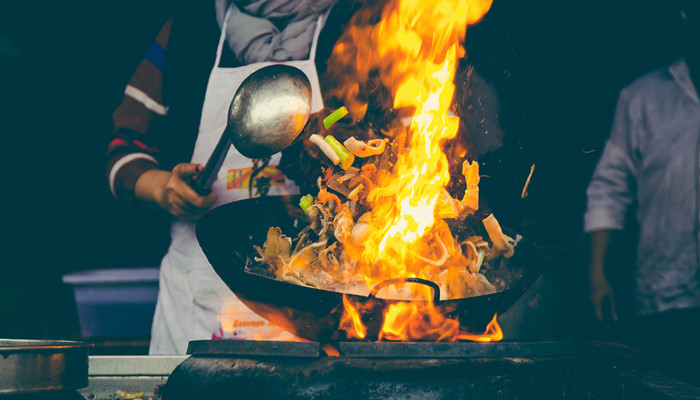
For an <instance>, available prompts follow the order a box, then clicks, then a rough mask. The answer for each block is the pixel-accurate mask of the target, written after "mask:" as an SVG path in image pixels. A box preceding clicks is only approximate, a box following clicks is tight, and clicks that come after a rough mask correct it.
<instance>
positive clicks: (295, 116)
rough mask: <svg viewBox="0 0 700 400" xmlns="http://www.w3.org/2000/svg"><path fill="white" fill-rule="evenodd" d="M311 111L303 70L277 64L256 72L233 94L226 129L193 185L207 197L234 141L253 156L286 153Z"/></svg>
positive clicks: (307, 79) (248, 154) (308, 84)
mask: <svg viewBox="0 0 700 400" xmlns="http://www.w3.org/2000/svg"><path fill="white" fill-rule="evenodd" d="M310 113H311V83H310V82H309V78H307V77H306V74H304V73H303V72H302V71H301V70H299V69H298V68H295V67H291V66H288V65H282V64H274V65H270V66H267V67H264V68H260V69H259V70H257V71H255V72H253V73H252V74H251V75H250V76H248V77H247V78H246V79H245V80H244V81H243V82H242V83H241V85H240V86H239V87H238V90H237V91H236V94H235V95H234V96H233V100H232V101H231V106H230V107H229V111H228V123H227V125H226V129H225V130H224V132H223V134H222V135H221V139H219V143H217V145H216V147H215V148H214V151H213V152H212V154H211V156H210V157H209V161H207V164H206V165H205V166H204V169H203V170H202V172H201V173H200V174H199V175H198V176H197V178H196V179H195V180H194V182H192V187H193V188H194V189H195V190H196V191H197V192H198V193H200V194H202V195H207V194H208V193H209V192H211V187H212V184H213V183H214V180H215V179H216V175H217V173H218V172H219V169H220V168H221V165H222V164H223V162H224V159H225V158H226V154H227V153H228V150H229V148H230V147H231V144H233V145H234V146H235V147H236V150H238V151H239V152H240V153H241V154H242V155H244V156H245V157H248V158H252V159H260V158H265V157H269V156H271V155H273V154H275V153H278V152H280V151H282V150H283V149H285V148H286V147H287V146H289V145H290V144H291V143H292V142H293V141H294V139H296V137H297V136H299V133H301V131H302V129H304V126H305V125H306V122H307V121H308V120H309V114H310Z"/></svg>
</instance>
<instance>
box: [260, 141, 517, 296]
mask: <svg viewBox="0 0 700 400" xmlns="http://www.w3.org/2000/svg"><path fill="white" fill-rule="evenodd" d="M313 136H318V139H317V141H318V142H319V143H320V142H323V143H324V144H328V141H327V140H324V139H322V138H321V137H320V136H319V135H313ZM333 140H335V139H333ZM335 142H336V143H337V141H335ZM329 147H330V146H329ZM345 147H347V149H349V150H350V151H351V152H352V153H354V154H355V155H357V156H358V158H357V160H358V162H356V163H355V165H357V164H360V163H361V162H362V161H363V160H368V161H367V162H365V163H364V164H363V165H361V166H359V167H356V166H349V167H347V168H343V169H342V170H339V171H338V172H336V173H335V174H333V175H330V174H328V175H330V176H329V177H327V178H325V179H324V177H319V178H318V189H319V192H318V194H317V195H316V196H315V197H314V196H311V195H306V196H304V197H302V199H301V201H300V207H301V208H302V209H303V210H304V212H305V213H306V214H307V215H308V218H309V223H308V225H307V226H305V227H304V228H303V229H302V230H301V231H300V232H299V233H298V234H297V235H296V237H294V238H292V237H289V236H286V235H285V234H284V232H282V231H281V229H280V228H278V227H270V229H269V231H268V233H267V240H266V241H265V243H264V244H263V246H262V247H259V246H256V250H257V251H258V253H259V258H258V259H257V260H258V261H264V262H265V263H266V264H267V265H268V266H269V269H270V272H271V273H272V275H273V276H274V277H275V278H276V279H278V280H281V281H285V282H289V283H293V284H296V285H304V286H309V287H314V288H319V289H325V290H332V291H337V292H343V293H349V294H357V295H363V296H366V295H367V294H368V293H369V292H370V290H371V289H372V287H373V286H374V285H376V284H377V283H379V282H381V281H383V280H386V279H392V278H407V277H419V278H423V279H427V280H430V281H432V282H435V283H436V284H438V285H439V287H440V292H441V298H442V300H446V299H454V298H465V297H471V296H478V295H484V294H489V293H493V292H495V291H496V289H495V287H494V286H493V285H492V284H491V283H490V282H489V281H488V279H487V278H486V276H485V275H484V268H487V264H488V262H489V260H492V259H494V258H496V257H499V256H504V257H511V256H512V255H513V252H514V247H513V243H514V240H513V239H512V238H510V237H508V236H506V235H505V234H504V233H503V231H502V230H501V227H500V225H499V224H498V221H496V219H495V217H494V216H493V215H489V216H488V217H487V218H485V219H483V222H482V223H483V226H470V225H477V224H478V225H481V224H479V223H478V220H477V219H475V218H474V217H470V216H472V215H474V213H475V212H476V211H477V210H478V208H479V187H478V184H479V165H478V163H476V162H471V163H470V162H467V161H465V162H464V164H463V168H462V174H463V175H464V180H465V183H466V185H465V186H466V189H465V192H464V195H463V197H462V199H461V200H458V199H455V198H453V197H452V196H451V195H450V194H449V193H448V191H447V190H445V189H443V190H442V192H441V193H440V198H439V202H438V206H437V207H436V211H435V212H436V214H438V216H439V217H440V218H439V219H437V220H436V221H435V223H434V225H433V226H432V227H431V228H430V230H429V231H428V232H427V233H426V234H425V235H424V236H423V238H422V240H418V241H415V242H414V243H412V244H411V245H410V246H408V247H407V249H406V255H405V259H406V265H407V268H405V270H404V273H405V274H406V275H405V276H391V277H388V276H386V274H385V273H383V272H382V271H381V268H379V267H378V266H377V265H374V264H375V261H374V260H372V259H368V258H367V257H363V253H364V250H365V249H364V247H365V245H366V243H367V240H368V238H369V236H370V235H371V233H372V232H373V231H375V230H376V229H377V228H376V227H377V226H378V225H381V224H382V222H381V221H378V220H377V219H376V215H375V214H374V213H373V209H372V204H373V202H376V201H377V199H380V198H381V197H382V196H388V195H390V194H387V193H382V190H381V189H382V188H381V187H379V186H377V185H376V182H380V181H381V180H382V179H383V178H382V177H386V176H389V175H390V174H391V173H392V171H390V170H387V167H386V166H391V165H392V164H393V163H392V162H387V161H386V159H387V158H388V157H391V155H390V154H389V153H385V152H384V150H385V149H386V148H389V147H392V144H391V143H388V139H373V140H370V141H368V142H367V143H365V142H363V141H361V140H358V139H355V138H354V137H352V138H351V139H348V140H346V141H345ZM393 147H394V148H395V147H396V146H393ZM331 150H333V151H334V152H336V150H334V149H333V148H330V149H327V151H331ZM372 153H373V154H372ZM382 153H385V154H382ZM324 154H325V151H324ZM368 156H379V157H374V158H372V159H371V160H370V159H369V158H365V157H368ZM361 157H362V158H361ZM329 158H331V159H332V160H334V161H333V162H334V163H335V160H336V159H335V158H332V157H329ZM380 201H381V200H380ZM467 217H470V218H467ZM475 221H476V222H475ZM448 222H449V223H448ZM450 225H453V226H459V228H460V229H459V231H460V232H466V234H465V233H461V234H460V235H453V233H452V231H451V229H450ZM484 233H485V235H484ZM376 262H377V263H380V262H381V261H379V260H377V261H376ZM417 295H418V293H417V288H416V287H414V286H412V285H404V286H403V287H401V286H389V287H387V288H385V289H382V293H381V294H380V297H386V298H394V299H413V298H415V297H416V296H417Z"/></svg>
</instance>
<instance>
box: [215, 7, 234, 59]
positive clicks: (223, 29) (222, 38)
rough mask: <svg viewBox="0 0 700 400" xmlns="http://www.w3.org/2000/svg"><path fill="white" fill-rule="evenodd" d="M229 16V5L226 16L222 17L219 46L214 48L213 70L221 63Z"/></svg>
mask: <svg viewBox="0 0 700 400" xmlns="http://www.w3.org/2000/svg"><path fill="white" fill-rule="evenodd" d="M229 15H231V6H230V5H229V6H228V8H227V9H226V15H225V16H224V23H223V24H222V26H221V35H220V36H219V44H218V45H217V46H216V60H215V61H214V68H218V67H219V63H220V62H221V53H222V52H223V50H224V43H225V42H226V25H227V24H228V17H229Z"/></svg>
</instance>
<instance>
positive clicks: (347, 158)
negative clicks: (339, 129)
mask: <svg viewBox="0 0 700 400" xmlns="http://www.w3.org/2000/svg"><path fill="white" fill-rule="evenodd" d="M325 140H326V143H328V144H329V145H330V146H331V148H332V149H333V150H334V151H335V153H336V154H338V157H340V168H342V169H344V170H347V169H348V168H350V167H351V166H352V163H353V162H355V156H354V155H353V154H352V153H351V152H349V151H348V149H346V148H345V146H343V145H342V144H340V142H339V141H338V139H336V138H334V137H333V136H331V135H326V139H325Z"/></svg>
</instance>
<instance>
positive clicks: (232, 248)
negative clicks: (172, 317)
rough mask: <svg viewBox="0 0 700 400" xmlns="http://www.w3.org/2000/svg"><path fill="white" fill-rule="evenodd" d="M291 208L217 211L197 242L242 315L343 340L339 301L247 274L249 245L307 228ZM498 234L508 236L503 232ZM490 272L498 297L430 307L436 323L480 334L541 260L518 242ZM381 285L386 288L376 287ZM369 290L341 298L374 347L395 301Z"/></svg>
mask: <svg viewBox="0 0 700 400" xmlns="http://www.w3.org/2000/svg"><path fill="white" fill-rule="evenodd" d="M298 202H299V196H279V197H263V198H255V199H248V200H243V201H238V202H234V203H229V204H225V205H223V206H220V207H217V208H215V209H213V210H211V211H209V212H208V213H206V214H205V215H204V216H203V217H202V219H201V220H200V221H199V222H198V224H197V228H196V234H197V240H198V241H199V244H200V246H201V247H202V250H203V251H204V254H205V255H206V257H207V258H208V260H209V262H210V263H211V265H212V266H213V267H214V270H215V271H216V273H217V274H218V275H219V277H221V279H222V280H223V281H224V282H225V283H226V285H228V287H229V288H230V289H231V290H232V291H233V292H234V293H235V294H236V296H238V298H239V299H240V300H241V301H242V302H243V303H244V304H246V305H247V306H248V307H250V309H252V310H253V311H255V312H256V313H258V314H259V315H261V316H262V317H264V318H265V319H267V320H269V321H271V322H274V323H275V324H277V325H279V326H280V327H282V328H284V329H286V330H288V331H290V332H292V333H295V334H297V335H299V336H301V337H303V338H305V339H309V340H314V341H320V342H334V341H339V340H346V338H345V336H344V333H343V332H339V331H338V330H337V328H338V324H339V321H340V318H341V315H342V310H343V294H342V293H338V292H333V291H328V290H322V289H315V288H311V287H305V286H300V285H295V284H292V283H287V282H282V281H277V280H274V279H272V278H271V277H269V276H264V275H265V274H264V273H254V272H251V271H257V270H264V268H262V269H261V268H260V267H261V265H260V263H259V262H256V261H254V257H255V256H256V255H257V252H256V251H255V249H254V248H253V245H258V246H261V247H262V244H263V243H264V242H265V239H266V236H267V230H268V229H269V227H271V226H278V227H280V228H281V229H282V232H283V233H285V234H286V235H288V236H291V237H294V236H295V235H296V233H297V232H298V231H299V230H301V229H302V228H303V227H304V226H306V225H307V221H308V220H307V218H306V215H305V214H304V213H303V212H302V211H301V209H300V208H299V206H298ZM506 234H512V235H514V234H513V232H508V231H507V230H506ZM513 237H514V236H513ZM492 264H494V265H491V266H490V267H489V268H488V269H486V271H485V275H486V277H487V278H488V279H489V281H490V282H491V283H492V284H494V286H496V288H497V290H498V292H496V293H493V294H489V295H485V296H477V297H468V298H462V299H452V300H445V301H441V302H440V301H439V300H438V301H436V308H437V309H438V310H440V312H442V313H443V315H446V316H449V317H452V318H455V317H456V318H458V319H459V322H460V325H461V327H462V328H463V329H465V330H467V331H469V332H475V333H476V332H483V330H484V328H485V326H486V325H487V323H488V322H489V321H490V320H491V319H492V318H493V315H494V314H495V313H498V314H501V313H503V312H504V311H505V310H506V309H508V307H510V306H511V305H512V304H513V303H515V301H516V300H518V298H520V296H522V294H523V293H524V292H525V291H526V290H527V288H528V287H529V286H530V285H531V284H532V283H533V282H534V281H535V279H537V277H538V276H539V273H540V271H539V270H540V265H541V258H540V255H539V252H538V251H537V249H536V248H535V247H534V245H533V244H532V243H529V242H528V241H527V240H525V239H522V238H521V239H520V240H519V241H518V243H517V245H516V250H515V255H514V256H513V257H511V258H510V259H507V260H506V259H502V260H501V261H500V262H495V263H492ZM256 267H257V268H256ZM419 283H420V282H419ZM387 284H390V282H386V283H383V284H380V285H382V286H386V285H387ZM424 284H428V285H430V286H431V287H432V286H434V288H433V290H434V294H435V297H436V298H437V299H439V292H437V291H436V288H435V287H437V285H434V284H431V282H425V283H424ZM380 285H378V286H380ZM377 290H379V287H376V288H374V290H372V293H370V295H369V296H357V295H348V296H349V297H350V299H351V300H352V301H353V303H355V304H358V303H359V304H361V308H362V310H363V313H362V315H363V323H364V324H365V325H366V326H367V330H368V333H367V337H366V339H367V340H376V339H377V335H378V333H379V329H380V328H381V322H382V311H383V310H384V308H385V306H386V305H388V304H390V303H392V302H396V301H398V300H390V299H383V298H376V297H375V296H374V294H376V292H377ZM437 290H439V289H437ZM414 301H422V300H414Z"/></svg>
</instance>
